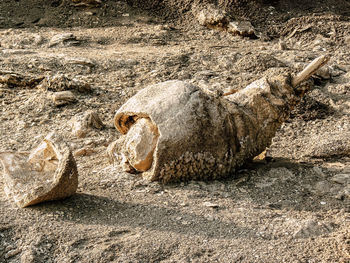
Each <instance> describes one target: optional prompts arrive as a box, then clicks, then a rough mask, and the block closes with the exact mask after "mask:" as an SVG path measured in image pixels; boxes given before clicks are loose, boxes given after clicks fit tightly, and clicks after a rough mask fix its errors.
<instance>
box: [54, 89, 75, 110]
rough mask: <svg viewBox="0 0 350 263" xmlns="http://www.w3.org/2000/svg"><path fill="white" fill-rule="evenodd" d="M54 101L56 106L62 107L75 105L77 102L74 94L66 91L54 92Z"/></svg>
mask: <svg viewBox="0 0 350 263" xmlns="http://www.w3.org/2000/svg"><path fill="white" fill-rule="evenodd" d="M52 101H53V103H55V105H56V106H62V105H66V104H71V103H74V102H75V101H76V98H75V95H74V94H73V92H71V91H69V90H66V91H59V92H54V94H52Z"/></svg>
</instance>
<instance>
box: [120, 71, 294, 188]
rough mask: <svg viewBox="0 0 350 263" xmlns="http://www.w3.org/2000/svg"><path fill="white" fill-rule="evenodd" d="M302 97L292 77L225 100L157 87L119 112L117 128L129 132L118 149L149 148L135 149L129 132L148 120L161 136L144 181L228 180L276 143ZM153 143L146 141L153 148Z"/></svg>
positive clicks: (176, 84)
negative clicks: (293, 108) (139, 120)
mask: <svg viewBox="0 0 350 263" xmlns="http://www.w3.org/2000/svg"><path fill="white" fill-rule="evenodd" d="M298 93H300V92H298V89H297V88H295V89H294V88H293V87H291V84H290V76H289V75H288V74H284V75H280V76H278V75H277V76H275V77H271V78H270V79H267V78H262V79H260V80H257V81H255V82H253V83H251V84H250V85H249V86H247V87H246V88H244V89H243V90H241V91H238V92H236V93H234V94H232V95H229V96H225V97H222V98H215V97H211V96H208V95H207V94H206V93H204V92H203V91H202V90H201V89H199V88H198V87H196V86H193V85H191V84H188V83H186V82H181V81H167V82H163V83H160V84H156V85H153V86H150V87H147V88H145V89H143V90H141V91H139V92H138V93H137V94H136V95H135V96H134V97H132V98H131V99H129V100H128V101H127V102H126V103H125V104H124V105H122V107H121V108H120V109H119V110H118V111H117V113H116V116H115V118H114V123H115V126H116V128H117V129H118V130H119V132H121V133H122V134H126V136H124V140H126V142H124V145H123V146H120V147H119V149H120V150H121V151H123V152H126V153H129V154H130V151H131V152H135V151H136V152H138V151H141V149H142V148H143V147H145V145H146V144H147V143H146V144H139V147H140V148H139V149H134V150H131V149H130V146H129V145H130V144H131V141H128V134H129V129H132V127H133V126H134V125H135V124H134V123H135V122H136V123H138V121H137V119H139V118H149V119H150V121H151V122H152V123H153V125H154V126H156V128H155V129H157V131H158V132H159V138H158V141H157V145H156V148H155V150H154V157H153V159H154V160H153V162H154V163H153V164H152V167H151V168H150V170H149V171H148V169H146V170H143V171H145V172H144V173H143V177H144V178H147V179H150V180H159V181H163V182H168V181H175V180H191V179H202V180H203V179H217V178H223V177H227V176H228V175H230V174H232V173H233V172H234V171H235V170H236V169H237V168H239V167H240V166H241V165H242V164H243V163H245V162H246V161H247V160H250V159H252V158H253V157H254V156H256V155H258V154H260V153H261V152H262V151H263V150H264V149H265V148H266V147H268V146H269V145H270V144H271V140H272V138H273V137H274V135H275V133H276V131H277V129H278V128H279V127H280V126H281V124H282V122H283V121H284V120H286V119H287V117H288V116H289V112H290V110H291V108H292V107H293V106H294V105H295V104H296V103H297V102H298V101H299V100H300V98H299V97H298V95H297V94H298ZM138 136H139V137H140V136H142V134H139V135H138ZM146 137H147V138H148V136H146ZM189 138H190V139H189ZM122 139H123V138H122ZM139 140H141V139H139ZM145 140H146V139H145ZM154 140H155V138H153V137H152V138H151V139H150V140H146V142H148V143H149V145H153V143H152V142H153V141H154ZM146 146H147V145H146ZM149 147H150V146H149ZM149 154H153V152H149ZM133 155H135V154H133ZM126 159H128V157H126ZM131 165H132V164H131ZM132 166H133V165H132ZM133 167H134V168H136V167H135V166H133ZM137 170H139V169H137Z"/></svg>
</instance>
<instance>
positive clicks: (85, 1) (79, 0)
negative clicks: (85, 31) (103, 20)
mask: <svg viewBox="0 0 350 263" xmlns="http://www.w3.org/2000/svg"><path fill="white" fill-rule="evenodd" d="M72 2H73V3H72V5H74V6H77V7H90V8H92V7H100V6H101V5H102V1H101V0H72Z"/></svg>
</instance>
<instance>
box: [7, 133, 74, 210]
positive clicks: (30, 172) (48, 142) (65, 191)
mask: <svg viewBox="0 0 350 263" xmlns="http://www.w3.org/2000/svg"><path fill="white" fill-rule="evenodd" d="M0 160H1V163H2V164H3V178H4V185H5V186H4V190H5V193H6V195H7V196H8V197H9V198H10V199H13V200H14V202H15V203H16V204H17V205H18V206H19V207H26V206H30V205H34V204H37V203H41V202H44V201H49V200H57V199H62V198H66V197H68V196H71V195H72V194H74V193H75V192H76V189H77V187H78V171H77V166H76V163H75V160H74V157H73V155H72V153H71V151H70V149H69V147H68V146H67V144H66V143H65V142H63V141H62V139H61V138H60V137H59V136H57V135H56V134H50V135H48V136H47V137H46V138H45V139H44V140H43V142H42V143H41V144H40V145H39V146H38V147H37V148H35V149H34V150H32V152H30V153H10V152H3V153H0Z"/></svg>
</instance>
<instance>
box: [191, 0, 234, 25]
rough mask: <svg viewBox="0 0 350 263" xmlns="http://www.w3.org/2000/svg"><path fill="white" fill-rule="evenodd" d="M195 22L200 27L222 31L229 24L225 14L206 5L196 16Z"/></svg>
mask: <svg viewBox="0 0 350 263" xmlns="http://www.w3.org/2000/svg"><path fill="white" fill-rule="evenodd" d="M197 20H198V22H199V24H200V25H202V26H206V27H208V28H212V29H222V30H225V29H226V27H227V24H228V23H229V21H228V19H227V17H226V13H225V12H224V11H222V10H219V9H217V8H215V7H214V6H212V5H208V6H206V8H204V9H202V10H201V11H199V12H198V14H197Z"/></svg>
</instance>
